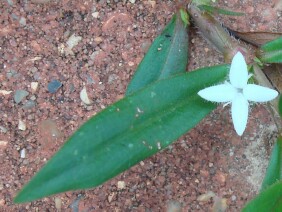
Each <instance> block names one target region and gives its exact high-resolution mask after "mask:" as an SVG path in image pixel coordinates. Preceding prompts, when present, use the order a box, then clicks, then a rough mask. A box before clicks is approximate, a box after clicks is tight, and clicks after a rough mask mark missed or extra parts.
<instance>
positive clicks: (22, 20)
mask: <svg viewBox="0 0 282 212" xmlns="http://www.w3.org/2000/svg"><path fill="white" fill-rule="evenodd" d="M19 23H20V25H21V26H25V25H26V19H25V18H24V17H21V18H20V21H19Z"/></svg>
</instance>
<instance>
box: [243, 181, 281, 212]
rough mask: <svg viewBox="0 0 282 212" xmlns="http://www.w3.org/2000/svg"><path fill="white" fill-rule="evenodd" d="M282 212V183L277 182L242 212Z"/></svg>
mask: <svg viewBox="0 0 282 212" xmlns="http://www.w3.org/2000/svg"><path fill="white" fill-rule="evenodd" d="M267 211H273V212H274V211H275V212H276V211H277V212H279V211H282V182H277V183H275V184H273V185H272V186H270V187H269V188H267V189H266V190H264V191H263V192H262V193H260V194H259V195H258V196H257V197H255V199H253V200H251V201H250V202H249V203H248V204H247V205H246V206H245V207H244V208H243V210H242V212H267Z"/></svg>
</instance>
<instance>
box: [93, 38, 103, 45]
mask: <svg viewBox="0 0 282 212" xmlns="http://www.w3.org/2000/svg"><path fill="white" fill-rule="evenodd" d="M94 41H95V42H96V43H98V44H99V43H101V42H102V41H103V38H102V37H96V38H94Z"/></svg>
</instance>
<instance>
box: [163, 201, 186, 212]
mask: <svg viewBox="0 0 282 212" xmlns="http://www.w3.org/2000/svg"><path fill="white" fill-rule="evenodd" d="M166 211H167V212H181V211H182V205H181V203H180V202H178V201H175V200H170V201H169V202H168V203H167V210H166Z"/></svg>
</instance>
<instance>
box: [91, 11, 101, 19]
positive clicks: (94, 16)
mask: <svg viewBox="0 0 282 212" xmlns="http://www.w3.org/2000/svg"><path fill="white" fill-rule="evenodd" d="M91 15H92V17H93V18H98V17H99V12H94V13H92V14H91Z"/></svg>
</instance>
